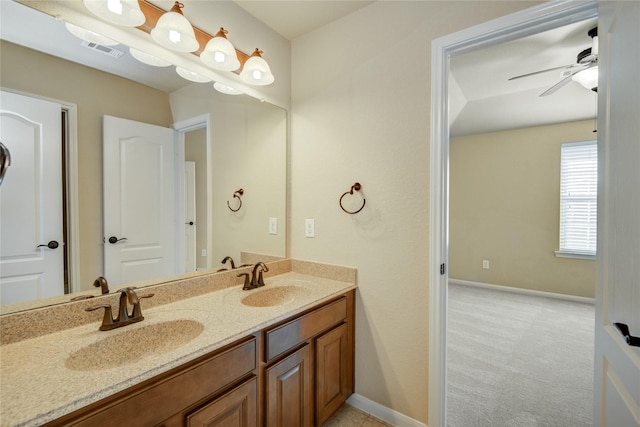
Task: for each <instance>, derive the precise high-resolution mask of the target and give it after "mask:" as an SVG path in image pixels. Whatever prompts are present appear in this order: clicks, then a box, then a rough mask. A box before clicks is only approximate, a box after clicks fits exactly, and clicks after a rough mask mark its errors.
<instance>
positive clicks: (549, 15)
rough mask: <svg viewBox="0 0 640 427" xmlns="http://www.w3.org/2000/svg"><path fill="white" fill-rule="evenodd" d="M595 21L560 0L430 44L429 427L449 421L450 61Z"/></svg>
mask: <svg viewBox="0 0 640 427" xmlns="http://www.w3.org/2000/svg"><path fill="white" fill-rule="evenodd" d="M597 16H598V3H597V0H588V1H585V2H575V1H567V0H562V1H558V2H552V3H545V4H542V5H539V6H535V7H532V8H529V9H526V10H523V11H519V12H516V13H513V14H510V15H507V16H504V17H501V18H497V19H494V20H492V21H489V22H486V23H483V24H480V25H476V26H474V27H471V28H467V29H465V30H462V31H458V32H456V33H453V34H449V35H446V36H444V37H441V38H438V39H435V40H433V41H432V43H431V143H430V145H431V146H430V223H429V235H430V238H429V252H430V256H429V283H430V286H429V368H428V369H429V394H428V396H429V397H428V405H429V406H428V407H429V413H428V425H429V426H433V427H435V426H445V425H446V420H447V398H446V393H447V364H446V358H447V355H446V350H447V345H446V344H447V341H446V331H447V280H448V272H447V266H448V258H449V223H448V221H449V115H448V112H449V90H448V86H449V78H448V77H449V58H450V57H452V56H457V55H461V54H463V53H467V52H471V51H474V50H477V49H482V48H485V47H488V46H492V45H495V44H498V43H503V42H507V41H511V40H515V39H518V38H522V37H526V36H529V35H532V34H536V33H539V32H543V31H547V30H551V29H554V28H558V27H561V26H565V25H568V24H571V23H574V22H579V21H583V20H586V19H591V18H595V17H597Z"/></svg>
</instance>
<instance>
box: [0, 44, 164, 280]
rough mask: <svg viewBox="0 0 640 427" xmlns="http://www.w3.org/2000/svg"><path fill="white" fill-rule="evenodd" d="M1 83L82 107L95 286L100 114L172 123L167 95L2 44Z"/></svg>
mask: <svg viewBox="0 0 640 427" xmlns="http://www.w3.org/2000/svg"><path fill="white" fill-rule="evenodd" d="M0 53H1V59H0V62H1V68H0V85H1V86H2V87H3V88H7V89H13V90H17V91H21V92H26V93H30V94H34V95H39V96H44V97H49V98H54V99H57V100H61V101H66V102H70V103H74V104H76V105H77V106H78V164H79V165H78V192H79V205H80V206H79V210H80V212H79V216H80V236H79V237H80V247H81V252H80V279H81V283H80V285H81V288H82V289H93V288H92V287H91V286H92V284H93V281H94V280H95V279H96V278H97V277H98V276H100V275H102V274H103V268H102V258H103V253H102V252H103V246H102V238H103V231H102V116H103V115H105V114H106V115H111V116H116V117H123V118H127V119H131V120H137V121H140V122H146V123H151V124H155V125H159V126H170V125H171V123H172V119H171V109H170V107H169V98H168V95H167V94H166V93H163V92H160V91H157V90H155V89H151V88H149V87H147V86H143V85H141V84H138V83H135V82H132V81H131V80H126V79H123V78H120V77H117V76H114V75H112V74H107V73H103V72H101V71H97V70H95V69H93V68H88V67H85V66H82V65H78V64H76V63H73V62H69V61H65V60H62V59H59V58H55V57H53V56H50V55H46V54H43V53H40V52H37V51H34V50H30V49H25V48H23V47H21V46H18V45H15V44H12V43H8V42H4V41H3V42H1V44H0Z"/></svg>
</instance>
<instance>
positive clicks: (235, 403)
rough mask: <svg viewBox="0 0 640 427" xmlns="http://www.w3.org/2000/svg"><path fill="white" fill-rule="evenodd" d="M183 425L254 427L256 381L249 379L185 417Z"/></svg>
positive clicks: (256, 393)
mask: <svg viewBox="0 0 640 427" xmlns="http://www.w3.org/2000/svg"><path fill="white" fill-rule="evenodd" d="M185 425H186V426H187V427H198V426H209V427H223V426H224V427H256V426H257V425H258V379H257V378H256V377H253V378H251V379H250V380H248V381H246V382H244V383H242V384H241V385H239V386H238V387H236V388H235V389H233V390H231V391H229V392H227V393H225V394H224V395H222V396H220V397H218V398H217V399H215V400H214V401H213V402H210V403H208V404H207V405H205V406H204V407H202V408H200V409H198V410H197V411H195V412H194V413H192V414H190V415H187V417H186V422H185Z"/></svg>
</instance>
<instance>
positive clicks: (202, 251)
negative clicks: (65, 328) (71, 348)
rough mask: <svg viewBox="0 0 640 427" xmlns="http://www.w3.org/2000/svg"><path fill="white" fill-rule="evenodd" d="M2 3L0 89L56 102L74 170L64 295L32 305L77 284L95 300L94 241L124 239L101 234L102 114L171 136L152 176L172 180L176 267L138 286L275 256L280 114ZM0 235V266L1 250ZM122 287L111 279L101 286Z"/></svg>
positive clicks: (282, 223) (282, 244)
mask: <svg viewBox="0 0 640 427" xmlns="http://www.w3.org/2000/svg"><path fill="white" fill-rule="evenodd" d="M1 5H2V11H1V17H2V22H1V27H2V30H1V35H2V40H1V41H0V43H2V44H1V46H0V54H1V58H0V59H1V61H0V62H1V66H2V69H1V74H0V86H1V88H2V90H3V91H7V92H11V93H18V94H21V95H28V96H33V97H36V98H43V99H48V100H57V101H60V102H61V104H60V105H61V114H62V120H61V121H62V123H63V132H62V133H63V134H65V133H68V135H63V138H62V139H63V140H64V138H66V139H67V140H68V139H71V140H72V145H71V147H72V148H71V149H72V150H75V152H74V153H68V152H67V153H63V155H62V158H63V159H66V160H67V164H63V166H62V167H63V171H64V170H66V171H67V174H69V171H70V172H71V174H70V175H73V174H75V177H73V176H72V180H71V181H70V182H66V183H65V184H63V187H64V188H65V197H66V199H65V200H64V201H63V202H62V203H63V207H64V210H65V218H66V219H63V221H67V224H68V227H66V228H68V230H67V237H66V241H65V242H64V245H63V246H64V248H65V249H66V250H67V251H68V254H69V258H70V260H69V262H68V263H66V264H65V270H68V271H67V272H66V274H65V277H66V281H67V283H66V291H65V292H66V293H65V294H64V295H62V296H59V297H56V298H53V299H43V300H41V303H40V304H51V303H60V302H65V301H69V300H70V299H71V298H73V297H74V296H75V295H69V294H68V293H72V294H73V293H75V292H78V291H79V292H82V293H92V294H94V295H98V294H99V293H100V290H99V289H97V288H94V287H93V283H94V281H95V279H96V278H98V277H99V276H103V275H104V276H106V277H107V280H108V281H109V279H110V277H109V275H108V274H105V271H106V270H105V248H106V247H107V246H106V245H109V242H108V239H109V238H110V237H118V238H122V237H123V236H110V235H105V234H109V233H110V232H109V231H106V230H105V227H106V226H105V222H106V220H105V216H106V215H107V213H110V212H111V211H110V209H111V206H106V205H107V203H105V202H104V200H105V197H104V193H103V191H104V189H105V187H106V185H105V184H106V183H105V182H104V181H103V176H106V175H105V174H106V172H105V170H104V169H105V166H104V156H103V142H104V141H103V132H104V128H105V126H106V125H105V124H104V123H105V122H104V116H112V117H115V118H120V119H126V120H130V121H133V122H139V123H143V124H147V125H152V126H158V127H164V128H171V129H173V132H174V138H173V141H172V143H173V146H172V147H173V148H172V150H173V155H174V162H173V166H172V167H173V170H172V172H171V174H170V175H171V176H164V177H163V179H165V180H167V179H168V180H170V181H171V182H172V183H173V187H174V188H173V189H172V190H168V191H171V193H170V197H171V198H173V199H174V206H175V212H174V213H172V216H171V227H172V233H173V236H174V241H173V245H174V247H175V248H176V249H175V252H174V253H175V256H176V258H175V259H174V260H173V261H172V262H173V265H174V266H175V268H173V269H170V272H171V274H168V275H165V276H162V277H138V278H136V279H137V280H136V283H137V284H138V285H142V284H146V283H158V282H162V281H166V280H175V279H177V278H179V277H181V276H180V275H181V274H185V273H186V274H189V275H193V274H201V272H202V273H203V274H211V273H215V272H216V271H218V270H219V269H221V268H229V267H230V264H229V263H227V264H225V265H223V264H221V261H222V260H223V258H225V257H226V256H231V257H232V258H233V259H234V260H235V264H236V266H238V265H240V264H241V263H243V262H245V261H243V256H244V260H248V262H255V260H256V259H265V260H272V259H277V258H284V257H285V256H286V223H287V220H286V199H287V197H286V188H287V184H286V179H287V176H286V175H287V173H286V168H287V166H286V165H287V159H286V156H287V112H286V110H284V109H282V108H280V107H277V106H274V105H271V104H269V103H267V102H262V101H260V100H258V99H255V98H253V97H250V96H247V95H237V96H233V95H226V94H222V93H219V92H217V91H216V90H214V89H213V86H212V84H211V83H192V82H188V81H185V80H183V79H182V78H181V77H179V76H178V75H177V74H176V72H175V67H171V66H169V67H166V68H156V67H151V66H148V65H145V64H142V63H140V62H137V61H136V60H135V59H134V58H132V57H131V56H130V53H129V49H128V47H127V46H124V45H122V44H119V45H115V46H112V48H114V49H115V50H117V51H120V52H123V54H122V56H121V57H120V58H114V57H113V53H110V54H105V53H104V52H100V51H99V50H96V49H91V47H87V46H82V42H81V40H79V39H77V38H75V37H74V36H73V35H71V34H70V33H68V32H67V31H66V29H65V25H64V22H60V21H57V20H56V19H55V18H54V17H52V16H49V15H48V14H45V13H42V12H39V11H37V10H34V9H32V8H29V7H27V6H24V5H22V4H20V3H15V2H13V1H2V2H1ZM58 36H59V38H58ZM3 104H4V103H3ZM0 107H1V108H3V109H4V105H0ZM3 142H4V141H3ZM63 145H64V144H63ZM18 162H20V155H18V154H16V155H15V156H12V165H11V166H10V167H9V169H8V171H7V174H6V176H5V179H4V181H3V183H2V187H0V192H2V193H0V194H1V195H2V198H0V201H1V202H2V203H3V206H2V209H3V214H4V212H5V210H7V209H9V208H8V207H7V206H6V205H7V200H9V196H7V194H9V188H10V186H11V185H13V186H14V187H13V188H14V193H20V192H21V191H27V190H26V189H27V187H20V186H21V185H22V184H18V183H16V182H15V181H14V182H13V183H12V177H11V175H12V169H15V168H17V166H16V165H17V164H18ZM68 162H74V163H68ZM63 173H64V172H63ZM16 189H17V190H16ZM24 195H25V196H29V194H24ZM165 196H166V194H165ZM69 200H71V202H70V201H69ZM8 216H9V215H7V217H8ZM4 227H5V224H3V228H4ZM2 231H3V239H2V245H3V246H2V252H3V253H2V254H0V255H1V256H2V257H3V262H4V257H5V255H7V254H11V248H10V247H9V246H10V245H9V243H10V242H8V239H5V238H4V235H5V233H4V232H5V229H3V230H2ZM114 234H115V233H114ZM38 243H41V242H38ZM118 244H125V245H126V242H125V241H123V242H119V243H118ZM45 249H47V248H45ZM39 250H42V249H39ZM34 251H35V246H34ZM34 253H36V252H34ZM128 284H129V283H126V282H119V281H117V280H114V281H113V285H112V287H111V290H112V291H115V290H117V289H120V288H122V287H124V286H125V285H128ZM36 305H37V303H36ZM33 306H34V303H33V302H32V301H31V302H28V303H25V304H17V305H16V304H11V305H10V306H7V305H6V301H5V298H3V300H2V310H1V312H2V313H8V312H13V311H16V310H20V309H26V308H31V307H33Z"/></svg>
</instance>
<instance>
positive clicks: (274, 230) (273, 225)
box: [269, 217, 278, 234]
mask: <svg viewBox="0 0 640 427" xmlns="http://www.w3.org/2000/svg"><path fill="white" fill-rule="evenodd" d="M269 234H278V218H273V217H271V218H269Z"/></svg>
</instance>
